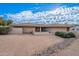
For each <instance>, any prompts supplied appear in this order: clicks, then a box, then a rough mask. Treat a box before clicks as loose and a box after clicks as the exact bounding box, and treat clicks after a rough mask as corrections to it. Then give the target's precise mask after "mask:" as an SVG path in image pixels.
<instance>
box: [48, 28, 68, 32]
mask: <svg viewBox="0 0 79 59" xmlns="http://www.w3.org/2000/svg"><path fill="white" fill-rule="evenodd" d="M48 31H49V32H56V31H67V28H48Z"/></svg>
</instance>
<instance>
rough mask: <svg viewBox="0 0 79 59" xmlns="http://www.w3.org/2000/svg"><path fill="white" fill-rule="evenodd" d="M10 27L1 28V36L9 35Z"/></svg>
mask: <svg viewBox="0 0 79 59" xmlns="http://www.w3.org/2000/svg"><path fill="white" fill-rule="evenodd" d="M10 29H11V28H10V27H9V26H0V34H7V33H8V32H9V31H10Z"/></svg>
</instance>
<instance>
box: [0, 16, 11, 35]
mask: <svg viewBox="0 0 79 59" xmlns="http://www.w3.org/2000/svg"><path fill="white" fill-rule="evenodd" d="M11 24H12V21H11V20H4V19H3V18H2V17H0V34H7V33H8V32H9V31H11V28H12V27H11V26H10V25H11Z"/></svg>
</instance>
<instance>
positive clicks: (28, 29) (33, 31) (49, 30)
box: [23, 27, 67, 33]
mask: <svg viewBox="0 0 79 59" xmlns="http://www.w3.org/2000/svg"><path fill="white" fill-rule="evenodd" d="M46 30H47V31H48V32H50V33H54V32H56V31H67V28H46ZM31 32H32V33H35V28H33V27H30V28H29V27H28V28H23V33H31Z"/></svg>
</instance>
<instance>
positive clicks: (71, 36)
mask: <svg viewBox="0 0 79 59" xmlns="http://www.w3.org/2000/svg"><path fill="white" fill-rule="evenodd" d="M55 35H56V36H59V37H62V38H75V37H76V36H75V34H74V33H72V32H68V33H66V32H59V31H57V32H55Z"/></svg>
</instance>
